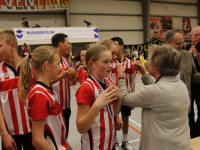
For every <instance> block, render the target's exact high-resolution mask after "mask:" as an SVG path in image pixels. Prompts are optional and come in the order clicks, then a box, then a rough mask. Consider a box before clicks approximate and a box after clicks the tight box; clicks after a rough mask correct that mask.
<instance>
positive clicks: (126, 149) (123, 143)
mask: <svg viewBox="0 0 200 150" xmlns="http://www.w3.org/2000/svg"><path fill="white" fill-rule="evenodd" d="M121 147H122V148H123V149H125V150H134V149H133V148H132V147H131V146H130V145H129V143H128V141H126V142H123V141H122V145H121Z"/></svg>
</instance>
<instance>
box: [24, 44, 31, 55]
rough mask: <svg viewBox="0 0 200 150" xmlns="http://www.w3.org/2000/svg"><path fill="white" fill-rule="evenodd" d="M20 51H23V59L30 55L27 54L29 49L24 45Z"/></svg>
mask: <svg viewBox="0 0 200 150" xmlns="http://www.w3.org/2000/svg"><path fill="white" fill-rule="evenodd" d="M22 50H23V57H26V56H27V55H29V54H30V52H29V50H30V47H29V46H28V45H27V44H26V43H24V44H23V45H22Z"/></svg>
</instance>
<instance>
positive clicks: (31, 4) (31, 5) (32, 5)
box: [24, 0, 35, 9]
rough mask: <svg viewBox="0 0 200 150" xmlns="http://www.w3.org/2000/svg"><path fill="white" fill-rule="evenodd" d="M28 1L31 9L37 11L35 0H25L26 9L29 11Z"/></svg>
mask: <svg viewBox="0 0 200 150" xmlns="http://www.w3.org/2000/svg"><path fill="white" fill-rule="evenodd" d="M27 1H28V3H29V5H30V7H31V9H35V5H34V0H24V9H27Z"/></svg>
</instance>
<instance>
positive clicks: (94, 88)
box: [76, 76, 114, 150]
mask: <svg viewBox="0 0 200 150" xmlns="http://www.w3.org/2000/svg"><path fill="white" fill-rule="evenodd" d="M105 81H106V83H107V84H112V81H111V80H109V79H107V78H105ZM102 91H103V90H102V88H101V85H100V84H99V83H98V82H96V81H95V80H94V78H93V77H91V76H90V77H89V78H87V79H86V80H85V82H83V83H82V84H81V86H80V87H79V89H78V90H77V92H76V100H77V104H85V105H89V106H90V107H91V106H92V105H93V103H94V102H95V100H96V99H97V97H98V96H99V95H100V94H101V92H102ZM111 114H112V115H111ZM113 115H114V102H112V103H110V104H109V107H108V106H106V107H104V108H103V109H101V110H100V112H99V113H98V115H97V116H96V118H95V120H94V122H93V124H92V126H91V127H90V129H89V130H88V131H87V132H86V133H84V134H83V135H82V137H81V149H82V150H111V149H112V147H113V142H114V117H113Z"/></svg>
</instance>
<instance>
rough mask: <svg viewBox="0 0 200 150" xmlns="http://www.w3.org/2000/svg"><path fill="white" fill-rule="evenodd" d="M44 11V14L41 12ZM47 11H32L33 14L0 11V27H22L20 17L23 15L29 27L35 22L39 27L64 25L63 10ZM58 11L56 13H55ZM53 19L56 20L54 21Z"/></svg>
mask: <svg viewBox="0 0 200 150" xmlns="http://www.w3.org/2000/svg"><path fill="white" fill-rule="evenodd" d="M43 13H45V14H43ZM47 13H48V12H46V11H45V12H41V13H34V14H26V13H24V14H22V13H20V14H19V13H13V14H4V13H3V14H2V13H1V12H0V29H1V28H4V27H8V28H18V27H22V25H21V22H22V18H23V17H25V18H26V20H27V21H28V23H29V26H30V27H33V26H34V25H35V24H36V23H37V24H39V25H40V26H41V27H46V26H50V27H63V26H65V15H64V11H63V10H62V11H56V12H55V13H54V14H52V13H49V14H47ZM56 13H58V14H56ZM55 20H56V21H57V22H55Z"/></svg>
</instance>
